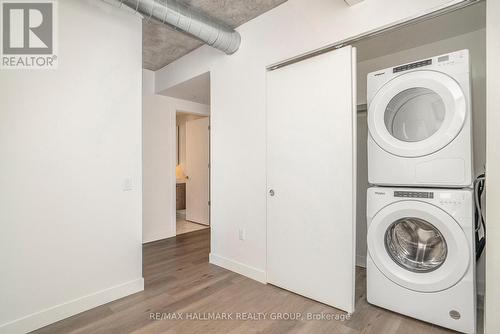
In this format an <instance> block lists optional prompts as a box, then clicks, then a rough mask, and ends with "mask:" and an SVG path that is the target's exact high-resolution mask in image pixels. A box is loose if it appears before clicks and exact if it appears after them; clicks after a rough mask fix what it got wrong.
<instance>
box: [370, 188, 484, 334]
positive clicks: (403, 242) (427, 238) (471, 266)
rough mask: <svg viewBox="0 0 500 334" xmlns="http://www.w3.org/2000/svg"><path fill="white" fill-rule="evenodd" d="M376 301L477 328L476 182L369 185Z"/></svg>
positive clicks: (372, 297) (451, 325)
mask: <svg viewBox="0 0 500 334" xmlns="http://www.w3.org/2000/svg"><path fill="white" fill-rule="evenodd" d="M367 218H368V256H367V299H368V302H369V303H371V304H374V305H378V306H381V307H383V308H386V309H389V310H392V311H394V312H398V313H401V314H405V315H407V316H410V317H413V318H416V319H420V320H423V321H427V322H430V323H434V324H437V325H439V326H443V327H447V328H450V329H453V330H456V331H460V332H464V333H475V329H476V286H475V285H476V281H475V277H476V276H475V274H476V273H475V268H476V267H475V266H476V261H475V244H474V204H473V192H472V190H471V189H421V188H420V189H419V188H379V187H373V188H369V189H368V198H367Z"/></svg>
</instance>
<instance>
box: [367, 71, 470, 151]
mask: <svg viewBox="0 0 500 334" xmlns="http://www.w3.org/2000/svg"><path fill="white" fill-rule="evenodd" d="M466 106H467V104H466V99H465V95H464V93H463V91H462V89H461V87H460V86H459V84H458V83H457V82H456V81H455V80H453V79H452V78H451V77H449V76H447V75H446V74H444V73H441V72H436V71H429V70H423V71H414V72H410V73H406V74H402V75H400V76H398V77H396V78H394V79H392V80H391V81H389V82H388V83H387V84H385V85H384V86H383V87H382V88H381V89H380V90H379V91H378V92H377V94H376V95H375V97H374V99H373V100H372V102H371V103H370V106H369V110H368V128H369V131H370V135H371V136H372V138H373V139H374V140H375V142H376V143H377V144H378V145H379V146H380V147H381V148H382V149H384V150H385V151H387V152H389V153H391V154H394V155H397V156H401V157H420V156H424V155H428V154H432V153H434V152H436V151H439V150H440V149H442V148H443V147H445V146H446V145H448V144H449V143H450V142H451V141H453V140H454V139H455V138H456V137H457V136H458V134H459V133H460V131H461V130H462V128H463V125H464V122H465V119H466V117H467V108H466Z"/></svg>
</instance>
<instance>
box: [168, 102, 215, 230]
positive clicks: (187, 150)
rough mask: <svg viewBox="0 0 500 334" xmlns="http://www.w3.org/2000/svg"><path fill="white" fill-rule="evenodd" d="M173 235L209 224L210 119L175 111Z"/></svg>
mask: <svg viewBox="0 0 500 334" xmlns="http://www.w3.org/2000/svg"><path fill="white" fill-rule="evenodd" d="M176 127H177V131H176V133H177V164H176V167H175V180H176V192H175V194H176V235H180V234H185V233H189V232H194V231H199V230H203V229H207V228H209V227H210V118H209V116H203V115H199V114H193V113H187V112H177V113H176Z"/></svg>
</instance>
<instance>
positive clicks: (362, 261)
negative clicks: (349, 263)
mask: <svg viewBox="0 0 500 334" xmlns="http://www.w3.org/2000/svg"><path fill="white" fill-rule="evenodd" d="M356 266H358V267H363V268H366V256H362V255H356Z"/></svg>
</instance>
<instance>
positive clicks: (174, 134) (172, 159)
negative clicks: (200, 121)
mask: <svg viewBox="0 0 500 334" xmlns="http://www.w3.org/2000/svg"><path fill="white" fill-rule="evenodd" d="M208 110H209V112H208V113H203V112H199V111H186V110H182V109H175V110H174V112H172V114H171V117H172V121H171V122H170V124H171V128H170V132H171V134H172V137H173V139H172V141H171V143H172V145H171V152H170V163H171V168H172V169H171V171H173V172H174V177H173V178H172V184H171V189H172V198H173V199H174V200H173V201H172V203H171V210H170V211H171V219H172V221H173V222H175V223H174V236H177V207H176V200H177V177H176V175H175V169H176V167H177V149H178V147H179V146H178V145H179V144H178V142H177V141H178V136H177V114H179V113H182V114H188V115H195V116H202V117H208V124H209V133H208V159H209V171H208V200H209V206H208V226H209V227H210V226H211V224H212V206H211V204H212V168H211V166H212V118H211V109H210V105H209V109H208Z"/></svg>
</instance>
